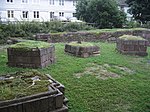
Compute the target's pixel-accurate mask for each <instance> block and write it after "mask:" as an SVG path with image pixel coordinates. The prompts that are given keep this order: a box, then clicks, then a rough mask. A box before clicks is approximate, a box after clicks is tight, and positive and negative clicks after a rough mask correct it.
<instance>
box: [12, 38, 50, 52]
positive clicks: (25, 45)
mask: <svg viewBox="0 0 150 112" xmlns="http://www.w3.org/2000/svg"><path fill="white" fill-rule="evenodd" d="M10 47H11V48H17V49H24V50H30V49H33V48H48V47H50V44H49V43H46V42H42V41H33V40H28V41H25V42H19V43H17V44H14V45H11V46H10Z"/></svg>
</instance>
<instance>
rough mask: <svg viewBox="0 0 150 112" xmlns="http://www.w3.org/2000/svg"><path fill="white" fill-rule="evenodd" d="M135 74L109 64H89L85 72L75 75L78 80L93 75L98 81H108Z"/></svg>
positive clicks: (127, 69) (124, 68)
mask: <svg viewBox="0 0 150 112" xmlns="http://www.w3.org/2000/svg"><path fill="white" fill-rule="evenodd" d="M115 71H116V72H115ZM118 72H119V74H118ZM134 73H135V72H134V71H133V70H131V69H129V68H127V67H122V66H116V65H109V64H103V65H98V64H95V63H90V64H88V67H87V68H85V70H84V72H82V73H76V74H74V75H75V77H77V78H81V77H83V76H84V75H93V76H95V77H96V78H98V79H102V80H106V79H108V78H120V77H121V76H122V75H130V74H134Z"/></svg>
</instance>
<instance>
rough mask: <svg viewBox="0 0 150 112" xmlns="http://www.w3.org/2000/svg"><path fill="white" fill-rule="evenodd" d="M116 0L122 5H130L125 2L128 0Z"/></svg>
mask: <svg viewBox="0 0 150 112" xmlns="http://www.w3.org/2000/svg"><path fill="white" fill-rule="evenodd" d="M116 1H117V3H118V4H119V5H120V6H128V5H127V4H126V3H125V1H126V0H116Z"/></svg>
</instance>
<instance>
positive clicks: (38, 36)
mask: <svg viewBox="0 0 150 112" xmlns="http://www.w3.org/2000/svg"><path fill="white" fill-rule="evenodd" d="M35 39H36V40H38V41H45V42H49V39H50V34H45V33H39V34H36V36H35Z"/></svg>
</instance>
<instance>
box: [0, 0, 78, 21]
mask: <svg viewBox="0 0 150 112" xmlns="http://www.w3.org/2000/svg"><path fill="white" fill-rule="evenodd" d="M75 5H76V0H0V18H1V19H2V20H4V19H6V20H7V21H50V20H51V19H53V18H54V17H66V18H70V17H73V16H74V14H75V12H76V11H75V9H76V8H75Z"/></svg>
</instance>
